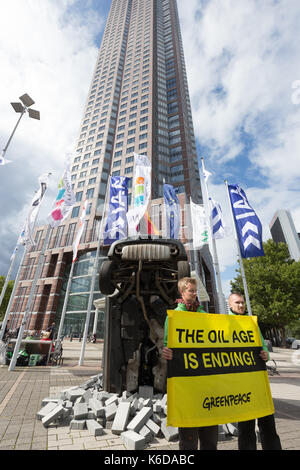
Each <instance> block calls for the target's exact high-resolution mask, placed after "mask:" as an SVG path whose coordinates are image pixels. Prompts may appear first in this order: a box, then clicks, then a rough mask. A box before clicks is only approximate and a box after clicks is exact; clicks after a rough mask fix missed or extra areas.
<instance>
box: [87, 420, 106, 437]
mask: <svg viewBox="0 0 300 470" xmlns="http://www.w3.org/2000/svg"><path fill="white" fill-rule="evenodd" d="M86 427H87V429H88V430H89V431H90V433H91V434H92V435H93V436H95V437H96V436H102V434H104V429H103V427H102V426H101V424H99V423H97V421H95V420H94V419H87V420H86Z"/></svg>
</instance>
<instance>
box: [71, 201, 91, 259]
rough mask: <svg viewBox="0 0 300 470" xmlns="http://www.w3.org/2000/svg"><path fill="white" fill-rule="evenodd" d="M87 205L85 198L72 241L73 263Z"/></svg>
mask: <svg viewBox="0 0 300 470" xmlns="http://www.w3.org/2000/svg"><path fill="white" fill-rule="evenodd" d="M87 205H88V202H87V200H85V201H84V204H83V209H82V212H81V216H80V219H79V229H78V232H77V234H76V237H75V240H74V243H73V263H74V261H76V259H77V251H78V247H79V244H80V238H81V235H82V232H83V229H84V225H85V217H86V210H87Z"/></svg>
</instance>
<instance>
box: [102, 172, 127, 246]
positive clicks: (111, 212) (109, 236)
mask: <svg viewBox="0 0 300 470" xmlns="http://www.w3.org/2000/svg"><path fill="white" fill-rule="evenodd" d="M128 180H129V178H127V177H125V176H112V177H111V179H110V188H109V201H108V214H107V220H106V226H105V231H104V234H103V238H104V241H103V244H104V245H111V244H112V243H113V242H115V241H116V240H121V239H122V238H126V237H127V219H126V213H127V210H128Z"/></svg>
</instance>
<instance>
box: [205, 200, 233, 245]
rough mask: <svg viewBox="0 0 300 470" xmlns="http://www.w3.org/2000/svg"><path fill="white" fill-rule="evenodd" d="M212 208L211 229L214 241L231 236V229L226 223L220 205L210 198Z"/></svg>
mask: <svg viewBox="0 0 300 470" xmlns="http://www.w3.org/2000/svg"><path fill="white" fill-rule="evenodd" d="M209 202H210V206H211V227H212V237H213V238H214V239H219V238H225V237H228V236H229V235H231V233H232V231H231V228H230V227H228V226H227V225H226V223H225V221H224V217H223V213H222V209H221V206H220V204H219V203H218V202H217V201H214V200H213V199H212V198H211V197H210V198H209Z"/></svg>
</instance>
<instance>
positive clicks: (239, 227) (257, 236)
mask: <svg viewBox="0 0 300 470" xmlns="http://www.w3.org/2000/svg"><path fill="white" fill-rule="evenodd" d="M228 191H229V197H230V202H231V208H232V213H233V217H234V221H235V226H236V232H237V236H238V241H239V245H240V250H241V256H242V258H255V257H258V256H264V249H263V242H262V226H261V223H260V220H259V218H258V217H257V215H256V213H255V211H254V210H253V208H252V207H251V206H250V204H249V202H248V199H247V196H246V194H245V192H244V190H243V189H242V188H241V187H240V186H238V185H235V184H229V185H228Z"/></svg>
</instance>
